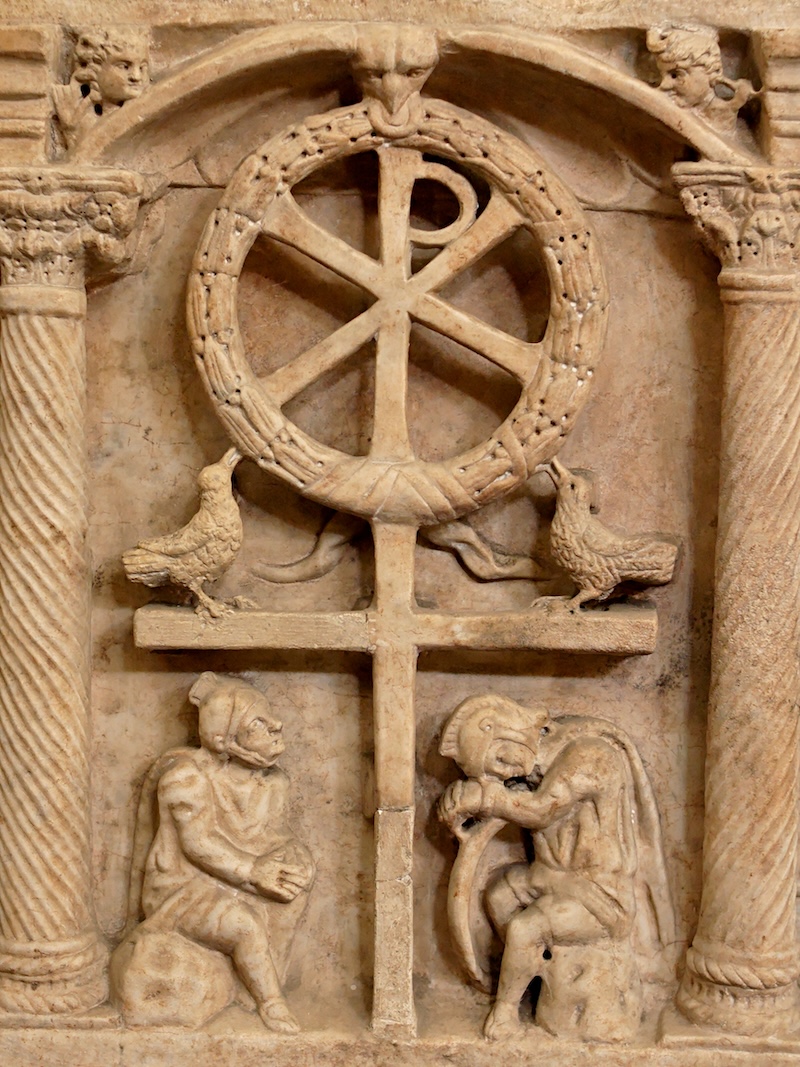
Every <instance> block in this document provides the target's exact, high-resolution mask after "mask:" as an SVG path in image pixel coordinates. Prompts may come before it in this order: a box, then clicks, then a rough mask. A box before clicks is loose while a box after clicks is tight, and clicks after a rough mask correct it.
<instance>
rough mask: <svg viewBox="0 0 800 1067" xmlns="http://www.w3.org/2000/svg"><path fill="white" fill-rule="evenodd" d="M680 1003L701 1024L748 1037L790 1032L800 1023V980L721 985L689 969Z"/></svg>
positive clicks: (690, 1016)
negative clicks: (772, 984) (768, 985)
mask: <svg viewBox="0 0 800 1067" xmlns="http://www.w3.org/2000/svg"><path fill="white" fill-rule="evenodd" d="M676 1004H677V1006H678V1008H679V1009H680V1011H681V1013H682V1014H683V1015H684V1016H685V1017H686V1018H687V1019H688V1020H689V1021H690V1022H692V1023H695V1024H697V1025H698V1026H703V1027H709V1028H712V1029H715V1030H722V1031H725V1032H727V1033H730V1034H740V1035H742V1036H744V1037H776V1036H782V1035H788V1034H791V1033H792V1032H794V1031H796V1030H797V1029H798V1027H800V988H798V985H797V982H791V983H790V984H789V985H783V986H776V987H774V988H772V989H749V988H746V987H743V986H731V985H718V984H717V983H716V982H711V981H709V980H708V979H706V978H701V977H700V976H699V975H696V974H693V973H692V972H691V971H688V970H687V971H686V973H685V974H684V976H683V981H682V982H681V985H680V988H679V990H678V995H677V997H676Z"/></svg>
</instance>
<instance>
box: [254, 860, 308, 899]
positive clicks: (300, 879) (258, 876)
mask: <svg viewBox="0 0 800 1067" xmlns="http://www.w3.org/2000/svg"><path fill="white" fill-rule="evenodd" d="M250 882H251V884H252V885H254V886H255V888H256V889H257V890H258V892H259V893H260V894H261V895H262V896H264V897H269V899H270V900H279V901H281V903H283V904H288V903H289V901H291V900H294V898H295V897H296V896H297V894H298V893H300V892H301V891H302V890H303V889H305V888H306V879H305V871H304V869H303V867H302V866H300V865H299V864H293V863H287V862H286V861H285V860H284V859H283V858H282V857H280V856H276V855H275V854H274V853H268V854H267V855H265V856H259V857H258V859H257V860H256V861H255V863H254V864H253V869H252V871H251V872H250Z"/></svg>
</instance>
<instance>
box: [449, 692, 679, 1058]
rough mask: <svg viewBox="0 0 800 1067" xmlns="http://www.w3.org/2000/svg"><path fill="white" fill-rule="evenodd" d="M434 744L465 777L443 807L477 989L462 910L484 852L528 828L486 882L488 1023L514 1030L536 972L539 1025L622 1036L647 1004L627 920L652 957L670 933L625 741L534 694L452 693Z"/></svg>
mask: <svg viewBox="0 0 800 1067" xmlns="http://www.w3.org/2000/svg"><path fill="white" fill-rule="evenodd" d="M440 751H441V753H442V755H443V756H449V757H450V758H452V759H454V760H455V761H456V763H457V764H458V765H459V767H460V768H461V770H462V771H464V773H465V774H466V775H467V778H466V780H460V781H457V782H453V783H452V785H450V786H448V788H447V790H446V791H445V793H444V794H443V796H442V797H441V799H440V801H439V817H440V818H441V819H442V821H443V822H445V823H446V824H447V825H448V826H449V827H450V829H451V830H452V831H453V833H454V834H455V835H456V836H457V837H458V838H459V841H460V843H461V846H460V849H459V855H458V858H457V859H456V863H455V866H454V868H453V872H452V874H451V876H450V890H449V914H450V923H451V928H452V933H453V937H454V939H455V941H456V943H457V944H458V946H459V949H460V952H461V955H462V957H463V962H464V965H465V967H466V969H467V971H468V973H469V974H470V976H471V977H472V978H473V979H474V980H476V981H478V982H479V983H480V984H481V985H482V986H483V987H487V986H488V979H489V975H488V971H487V967H486V964H485V963H480V962H479V961H477V960H476V958H475V950H474V946H473V932H472V929H471V922H470V902H471V899H472V897H473V895H474V892H475V886H474V882H475V876H476V869H477V866H478V863H479V861H480V855H481V852H482V851H483V850H484V849H485V848H486V846H487V844H488V843H489V841H490V840H491V838H492V837H493V836H495V835H496V834H497V833H498V831H499V830H500V829H502V827H503V826H505V825H506V824H507V823H511V824H514V825H517V826H519V827H521V828H523V830H525V831H528V832H529V833H530V834H531V836H532V842H531V854H530V856H529V860H528V861H526V862H525V863H515V864H510V865H507V866H505V867H502V868H500V870H499V871H495V873H494V875H493V877H492V878H491V880H490V882H489V884H488V886H487V888H486V891H485V897H484V907H485V908H486V911H487V913H488V916H489V917H490V918H491V922H492V925H493V926H494V928H495V930H496V932H497V934H498V935H499V936H500V937H501V938H502V941H503V944H504V947H503V953H502V965H501V968H500V977H499V982H498V986H497V993H496V996H495V1000H494V1005H493V1007H492V1009H491V1011H490V1013H489V1015H488V1017H487V1019H486V1022H485V1023H484V1028H483V1029H484V1035H485V1036H486V1037H487V1038H489V1040H492V1041H495V1040H498V1039H500V1038H505V1037H509V1036H512V1035H513V1034H515V1033H517V1032H518V1031H519V1030H520V1020H519V1006H520V1000H521V999H522V996H523V994H524V993H525V991H526V990H527V989H528V987H529V986H530V984H531V982H532V980H533V979H534V978H538V979H539V980H540V982H541V992H540V993H539V995H538V997H537V1002H536V1007H535V1013H536V1020H537V1022H538V1023H539V1024H540V1025H541V1026H543V1027H544V1028H545V1029H546V1030H549V1031H550V1032H551V1033H554V1034H556V1035H557V1036H581V1037H583V1038H589V1039H591V1038H594V1039H597V1040H603V1041H625V1040H626V1039H629V1038H631V1037H632V1036H633V1035H634V1034H635V1033H636V1032H637V1030H638V1028H639V1024H640V1022H641V1015H642V1005H643V999H642V983H641V977H640V974H639V970H638V966H637V963H636V957H635V952H634V947H633V938H632V934H633V930H634V927H635V926H636V927H638V932H639V934H640V936H642V932H643V931H644V935H643V936H644V939H645V944H644V946H643V947H642V951H644V952H646V953H648V954H650V955H652V954H653V952H654V946H656V945H657V946H658V948H659V949H660V951H661V952H662V953H663V952H664V950H665V949H666V948H667V946H669V945H670V944H671V943H672V942H673V940H674V936H675V931H674V920H673V914H672V905H671V902H670V899H669V888H668V883H667V877H666V871H665V867H664V856H663V851H662V846H661V831H660V826H659V820H658V812H657V810H656V807H655V801H654V799H653V795H652V790H651V787H650V783H649V781H648V780H647V775H646V773H645V771H644V768H643V766H642V763H641V759H640V757H639V755H638V753H637V752H636V750H635V748H633V746H632V744H631V742H630V739H629V738H628V737H626V735H625V734H624V733H623V732H622V731H620V730H619V729H617V728H615V727H614V726H613V725H612V724H611V723H607V722H603V720H600V719H592V718H584V719H580V718H575V717H572V718H569V717H567V718H560V719H553V718H552V717H551V716H550V714H549V712H548V710H547V709H546V708H545V707H544V706H542V705H540V706H534V707H532V708H525V707H522V706H521V705H519V704H517V703H516V702H515V701H513V700H509V699H508V698H507V697H502V696H497V695H491V694H490V695H487V696H481V697H472V698H470V699H468V700H466V701H464V703H462V704H461V705H459V707H458V708H457V709H456V710H455V712H454V713H453V714H452V715H451V717H450V718H449V720H448V722H447V724H446V726H445V729H444V732H443V734H442V742H441V746H440ZM637 920H638V921H637ZM656 951H658V950H656Z"/></svg>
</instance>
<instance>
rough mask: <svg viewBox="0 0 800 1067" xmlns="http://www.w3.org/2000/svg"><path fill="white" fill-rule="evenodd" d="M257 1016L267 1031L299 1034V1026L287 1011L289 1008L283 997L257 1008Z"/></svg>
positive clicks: (275, 998) (274, 998)
mask: <svg viewBox="0 0 800 1067" xmlns="http://www.w3.org/2000/svg"><path fill="white" fill-rule="evenodd" d="M258 1014H259V1015H260V1016H261V1021H262V1023H263V1024H264V1026H266V1028H267V1029H268V1030H273V1031H274V1032H275V1033H276V1034H299V1033H300V1024H299V1023H298V1021H297V1019H295V1017H294V1015H292V1013H291V1012H290V1011H289V1006H288V1004H287V1003H286V1001H285V1000H284V999H283V997H273V998H272V1000H266V1001H264V1003H263V1004H261V1005H260V1006H259V1009H258Z"/></svg>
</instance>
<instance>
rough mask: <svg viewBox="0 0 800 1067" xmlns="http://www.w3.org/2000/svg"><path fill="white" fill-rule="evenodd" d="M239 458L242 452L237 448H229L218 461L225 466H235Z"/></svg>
mask: <svg viewBox="0 0 800 1067" xmlns="http://www.w3.org/2000/svg"><path fill="white" fill-rule="evenodd" d="M241 458H242V453H241V452H240V451H239V449H238V448H229V449H228V451H227V452H226V453H225V455H224V456H223V457H222V459H221V460H220V463H224V464H225V466H226V467H235V466H236V464H237V463H238V462H239V460H240V459H241Z"/></svg>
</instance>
